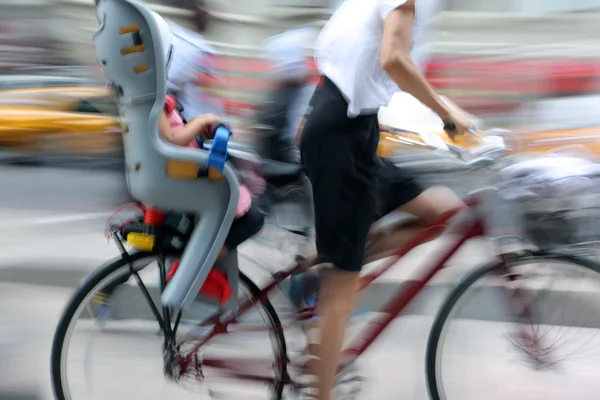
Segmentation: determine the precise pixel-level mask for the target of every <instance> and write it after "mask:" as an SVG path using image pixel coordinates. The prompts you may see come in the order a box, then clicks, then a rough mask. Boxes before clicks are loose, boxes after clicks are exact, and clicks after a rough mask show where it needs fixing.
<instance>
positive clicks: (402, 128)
mask: <svg viewBox="0 0 600 400" xmlns="http://www.w3.org/2000/svg"><path fill="white" fill-rule="evenodd" d="M476 122H477V121H476ZM476 124H477V123H476ZM379 126H380V130H381V135H380V140H379V147H378V149H377V153H378V155H379V156H380V157H389V156H391V155H393V154H396V153H398V152H400V151H407V150H409V151H428V150H429V148H428V147H427V145H428V144H429V143H427V142H428V141H429V140H428V138H429V139H433V138H431V135H435V136H437V137H438V138H440V139H442V140H443V141H444V142H446V143H453V144H455V145H459V146H461V147H464V148H467V149H469V148H474V147H478V146H479V145H480V144H481V143H480V142H479V140H478V139H477V138H476V137H475V136H459V137H456V138H455V139H454V141H452V140H451V139H450V137H449V136H448V135H447V134H446V132H445V131H444V128H443V126H444V124H443V123H442V121H441V119H440V118H439V117H438V116H437V115H436V114H435V113H434V112H433V111H431V110H430V109H429V108H427V107H426V106H424V105H423V104H422V103H421V102H419V101H418V100H417V99H415V98H414V97H413V96H411V95H409V94H407V93H404V92H398V93H396V94H395V95H394V97H393V98H392V101H391V102H390V104H389V105H388V106H387V107H381V109H380V111H379Z"/></svg>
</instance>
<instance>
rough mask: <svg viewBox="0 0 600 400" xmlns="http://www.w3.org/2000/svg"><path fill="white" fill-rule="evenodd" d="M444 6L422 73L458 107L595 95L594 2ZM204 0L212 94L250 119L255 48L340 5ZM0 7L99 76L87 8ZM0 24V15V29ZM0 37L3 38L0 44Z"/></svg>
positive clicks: (598, 6) (50, 2) (599, 33)
mask: <svg viewBox="0 0 600 400" xmlns="http://www.w3.org/2000/svg"><path fill="white" fill-rule="evenodd" d="M446 1H447V2H446V9H447V11H446V12H445V13H443V15H442V16H441V18H440V32H438V35H437V36H436V37H435V38H434V41H433V47H432V50H433V54H434V58H433V60H432V63H431V65H430V68H429V75H430V79H431V80H432V81H433V82H434V83H435V84H436V86H438V88H440V90H443V91H444V92H445V93H446V94H448V95H451V96H453V97H455V98H456V97H458V98H460V99H461V101H462V102H463V103H465V104H474V105H476V106H478V107H483V108H485V107H488V105H489V104H488V103H490V104H491V105H492V106H493V107H496V106H497V105H498V104H503V106H505V107H512V106H513V105H514V104H515V103H518V102H521V101H522V100H523V99H524V98H526V99H531V98H537V97H543V96H548V95H553V94H555V93H557V92H561V91H562V92H581V91H584V92H585V91H589V90H596V89H597V82H596V81H597V76H598V75H600V73H598V68H597V66H598V65H599V64H600V62H599V60H600V24H598V23H597V21H598V18H599V16H600V0H571V1H569V2H565V1H552V0H502V1H498V0H446ZM208 2H209V5H210V7H211V14H212V18H213V21H212V24H211V29H210V31H209V32H208V33H207V34H206V37H207V39H208V40H209V41H210V42H211V44H212V45H213V46H214V47H215V48H216V49H217V50H218V51H219V52H220V54H221V55H222V57H221V59H220V68H221V73H222V76H223V77H224V78H225V79H223V80H221V83H222V87H219V88H213V89H217V90H219V91H220V92H221V94H222V95H223V97H224V98H225V99H226V100H228V101H229V104H230V107H229V110H230V111H231V114H232V115H235V116H238V117H241V118H242V119H243V118H246V117H248V116H250V115H251V114H252V112H253V109H254V108H255V106H256V105H259V104H260V102H261V99H262V98H263V97H264V91H265V90H267V88H268V81H269V77H268V75H267V74H266V71H267V69H266V66H265V64H264V62H262V61H261V60H260V59H261V56H260V51H259V49H258V47H257V46H258V45H259V44H260V43H261V42H262V41H263V40H264V39H266V38H267V37H270V36H272V35H274V34H276V33H279V32H281V31H284V30H286V29H289V28H291V27H294V26H298V25H309V26H315V27H316V28H319V27H321V26H322V25H323V24H324V23H325V21H326V20H327V17H328V16H329V15H330V13H331V11H332V10H333V9H334V8H335V7H336V6H337V5H339V4H340V3H341V1H340V0H208ZM9 3H10V4H9ZM148 3H149V4H150V5H151V7H152V8H153V9H154V10H155V11H157V12H158V13H160V14H162V15H163V16H164V17H166V18H168V19H172V20H174V21H175V22H177V23H180V24H182V25H184V26H190V25H189V21H188V16H189V14H188V12H187V11H185V10H182V9H180V8H178V7H177V4H178V0H150V1H148ZM0 4H1V5H0V7H2V8H3V9H4V8H6V9H8V8H7V7H8V6H9V5H10V7H12V10H13V11H12V15H21V16H27V18H31V16H32V15H35V14H37V15H40V16H44V17H45V18H40V19H39V21H40V23H39V24H37V25H38V26H36V29H42V31H43V30H44V29H46V31H45V32H47V34H46V35H45V37H46V38H51V39H52V40H50V41H48V40H47V41H46V42H47V45H46V47H48V48H51V53H52V54H53V55H54V58H55V59H60V60H61V62H62V63H64V64H69V65H87V66H88V67H91V69H92V70H94V71H95V72H96V73H97V74H100V73H101V70H100V68H99V66H98V65H97V64H96V61H95V52H94V47H93V42H92V34H93V32H94V31H95V30H96V29H97V25H98V24H97V21H96V17H95V13H94V10H93V7H94V6H93V1H92V0H2V2H0ZM19 9H20V10H21V11H20V12H21V14H18V12H19V11H18V10H19ZM581 11H587V12H581ZM594 11H597V12H598V13H595V12H594ZM4 15H10V14H7V13H4V12H0V16H4ZM22 18H25V17H22ZM6 20H7V19H6ZM2 21H3V19H2V18H1V17H0V30H1V29H2V28H1V27H2V26H3V25H2V23H3V22H2ZM23 21H24V20H23ZM13 23H14V22H13ZM6 24H7V22H4V25H6ZM22 25H23V26H28V27H29V26H30V25H31V24H27V23H23V24H22ZM190 27H191V26H190ZM30 31H32V32H33V31H35V29H31V30H30ZM15 36H21V35H15V34H12V33H10V34H8V35H5V36H4V37H5V38H6V37H15ZM1 38H2V32H0V46H1V45H2V42H1V40H2V39H1ZM38 43H44V41H41V40H40V41H38ZM17 47H18V46H17ZM23 48H25V47H23ZM2 49H3V47H0V58H1V57H2V54H3V53H2ZM33 53H36V52H33ZM37 53H38V54H44V53H43V52H37ZM57 55H60V57H57ZM309 55H310V50H309V49H307V56H309ZM46 59H47V60H51V59H52V58H51V57H46ZM474 111H475V112H479V111H480V110H474Z"/></svg>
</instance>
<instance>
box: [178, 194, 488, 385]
mask: <svg viewBox="0 0 600 400" xmlns="http://www.w3.org/2000/svg"><path fill="white" fill-rule="evenodd" d="M480 203H481V199H480V198H479V197H478V196H472V197H469V198H468V199H467V200H466V201H465V204H466V207H461V208H458V209H455V210H452V211H450V212H448V213H446V214H444V215H442V216H441V217H439V218H438V219H437V220H436V221H434V222H433V223H432V224H431V225H429V227H427V228H426V229H424V230H423V231H422V232H420V233H419V234H418V235H417V236H416V237H414V238H413V239H412V240H411V241H410V242H409V243H407V244H406V245H405V246H403V247H402V248H400V249H399V250H398V251H397V252H396V253H395V254H394V255H393V256H392V257H390V259H389V260H388V261H387V262H386V263H384V264H383V265H382V266H380V267H378V268H377V269H376V270H375V271H373V272H371V273H368V274H366V275H364V276H363V277H362V278H361V283H360V288H361V290H362V289H364V288H366V287H368V286H369V285H370V284H371V283H372V282H373V281H375V280H376V279H377V278H379V277H380V276H381V275H383V274H384V273H385V272H386V271H388V270H389V269H390V268H391V267H392V266H393V265H394V264H395V263H396V262H397V261H398V260H399V259H400V258H401V257H403V256H404V255H406V254H407V253H408V252H410V251H411V250H412V249H414V248H415V247H417V246H419V245H421V244H423V243H425V242H428V241H429V240H431V239H433V238H435V237H437V236H438V235H439V234H441V233H443V232H444V231H446V230H447V229H448V227H449V226H450V224H449V222H450V220H451V219H452V218H453V217H456V219H455V223H454V224H453V226H452V228H453V231H452V233H453V234H454V235H456V240H455V242H454V243H453V244H452V245H450V246H449V247H448V248H447V249H446V250H445V251H443V252H441V253H440V254H439V256H438V259H437V260H436V261H435V262H434V263H432V265H431V266H430V267H429V268H427V269H424V270H423V271H422V276H421V277H420V278H419V279H417V280H415V281H413V283H412V285H411V286H409V287H408V288H407V289H404V290H401V289H399V290H398V291H397V292H396V293H394V295H393V296H392V297H391V298H390V300H389V301H388V302H387V303H386V304H384V306H383V307H382V308H381V309H380V310H378V312H379V313H383V314H384V315H385V316H384V317H383V318H379V319H378V320H377V321H375V322H374V321H369V323H368V325H367V327H366V328H365V329H364V330H363V332H361V333H360V334H359V335H358V337H357V339H355V340H354V341H353V342H352V343H351V344H350V346H349V347H348V348H346V349H345V350H343V352H342V360H343V362H344V363H349V362H352V361H353V360H355V359H356V358H358V357H359V356H360V355H361V354H363V353H364V352H365V351H366V350H367V349H368V348H369V347H370V346H371V344H373V342H375V340H376V339H377V338H378V337H379V335H380V334H381V333H382V332H383V331H384V330H385V329H386V328H387V327H388V326H389V324H390V323H391V322H392V321H393V320H394V319H395V318H396V317H397V316H398V315H399V314H400V313H401V312H402V311H403V310H404V308H405V307H406V306H407V305H408V304H409V303H410V302H411V301H412V300H413V299H414V298H415V296H416V295H417V294H418V293H419V292H420V291H421V290H422V289H423V288H424V287H425V285H427V283H428V282H429V281H430V280H431V279H432V278H433V277H434V276H435V275H436V274H437V272H439V271H440V270H441V269H442V268H444V266H445V264H446V263H447V261H448V260H449V259H450V258H451V257H452V256H453V255H454V254H455V253H456V252H457V250H458V249H459V248H460V247H461V246H462V245H463V244H464V243H465V242H466V241H467V240H469V239H471V238H475V237H478V236H482V235H483V234H484V229H483V226H484V224H483V221H482V218H481V217H480V215H481V214H478V213H477V212H475V208H476V206H477V205H478V204H480ZM463 217H464V218H463ZM303 269H304V268H303V267H300V266H299V265H296V266H294V267H293V268H291V269H289V270H284V271H281V272H277V273H275V274H274V275H273V281H272V282H270V283H269V284H268V285H267V286H266V287H264V288H263V289H262V290H261V292H260V293H259V295H257V296H256V297H254V298H252V299H248V300H246V301H243V302H242V303H241V304H240V307H239V311H238V313H237V314H236V315H235V316H231V317H229V318H226V319H225V320H222V318H221V315H215V316H214V317H212V318H209V320H207V321H206V322H205V323H203V324H202V326H208V325H210V326H213V329H212V331H211V332H210V333H208V334H207V335H206V337H204V338H203V339H202V340H201V341H199V342H198V343H196V344H195V345H194V346H193V347H192V348H191V349H190V351H189V353H187V355H186V357H185V359H184V361H185V362H190V360H191V359H192V357H193V355H194V354H195V353H196V352H197V351H198V350H199V349H200V347H202V346H203V345H205V344H206V343H208V342H209V341H210V340H212V338H214V337H215V336H217V335H220V334H224V333H227V332H228V326H229V325H230V324H234V323H235V322H236V319H237V318H238V317H239V316H241V315H243V314H244V313H245V312H246V311H248V310H249V309H250V308H252V307H253V306H254V305H255V304H256V303H258V302H259V301H261V300H263V299H265V298H266V297H267V295H268V294H269V293H270V292H271V291H272V290H274V289H275V288H277V287H278V286H279V285H280V284H281V283H282V282H283V281H284V280H285V279H286V278H288V277H289V276H290V275H292V274H295V273H298V272H301V271H302V270H303ZM299 314H300V317H299V319H309V318H311V317H313V316H314V308H313V307H308V308H305V309H303V310H301V311H300V313H299ZM193 337H194V334H191V335H184V337H182V338H181V341H187V340H190V339H193ZM279 361H282V362H286V363H287V361H288V360H279ZM202 364H203V365H205V366H210V367H213V368H220V369H225V370H228V371H229V373H230V374H231V375H232V376H233V377H235V378H238V379H242V380H251V381H261V382H273V378H272V377H269V376H268V375H262V374H260V373H259V372H260V366H259V365H260V364H263V365H264V366H265V368H266V369H272V363H265V360H249V359H247V358H244V359H224V358H221V359H208V358H205V359H203V360H202ZM285 379H286V380H287V381H286V382H285V383H287V384H291V383H293V382H291V380H289V378H287V377H286V378H285Z"/></svg>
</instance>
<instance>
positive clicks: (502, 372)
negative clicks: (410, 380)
mask: <svg viewBox="0 0 600 400" xmlns="http://www.w3.org/2000/svg"><path fill="white" fill-rule="evenodd" d="M547 285H550V286H547ZM469 302H470V304H469ZM599 332H600V265H599V264H597V263H595V262H593V261H591V260H587V259H582V258H577V257H573V256H568V255H561V254H553V253H546V252H536V253H531V254H529V255H522V256H518V257H517V258H516V259H515V260H512V261H511V262H510V265H507V264H506V263H504V262H503V261H496V262H494V263H491V264H489V265H486V266H483V267H480V268H478V269H476V270H474V271H472V272H471V273H469V274H468V275H467V276H465V277H464V278H463V279H462V280H461V282H460V283H459V284H458V286H457V287H456V288H455V289H454V290H453V291H452V292H451V294H450V295H449V297H448V298H447V299H446V301H445V303H444V304H443V306H442V308H441V310H440V311H439V313H438V315H437V317H436V319H435V321H434V324H433V327H432V329H431V333H430V335H429V340H428V343H427V354H426V375H427V386H428V389H429V394H430V396H431V398H432V399H434V400H440V399H444V400H459V399H460V400H471V399H474V400H475V399H476V400H480V399H482V398H485V399H489V400H495V399H498V400H506V399H509V398H519V399H525V398H527V399H529V398H532V399H533V398H544V399H546V400H552V399H557V400H558V399H561V400H562V399H565V398H569V397H570V398H578V399H579V398H597V397H598V396H600V388H599V387H598V385H597V377H598V373H600V367H598V366H599V365H600V335H599V334H598V333H599ZM453 335H454V339H453ZM460 345H462V346H463V347H462V348H461V349H460V350H457V351H456V350H455V351H454V352H453V351H452V349H453V348H455V347H458V346H460ZM507 357H508V360H506V359H505V358H507Z"/></svg>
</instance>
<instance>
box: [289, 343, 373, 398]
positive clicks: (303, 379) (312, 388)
mask: <svg viewBox="0 0 600 400" xmlns="http://www.w3.org/2000/svg"><path fill="white" fill-rule="evenodd" d="M313 358H315V356H311V355H309V354H306V353H305V354H303V355H301V356H299V357H297V358H295V359H294V360H293V361H292V363H291V367H292V373H293V372H297V374H293V376H295V377H296V379H295V382H296V387H295V391H296V398H297V399H298V400H315V399H317V392H318V389H317V377H316V376H315V375H312V374H310V373H308V371H307V369H306V368H305V366H306V364H307V363H308V361H309V360H311V359H313ZM365 383H366V378H365V377H364V375H362V374H361V373H360V368H359V366H358V365H357V362H354V363H352V364H350V365H348V366H346V367H345V368H344V369H343V370H341V371H340V372H339V373H338V374H337V376H336V378H335V387H334V389H333V398H334V399H340V400H355V399H358V397H359V395H360V394H361V393H362V391H363V389H364V386H365Z"/></svg>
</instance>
